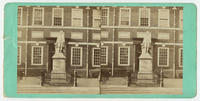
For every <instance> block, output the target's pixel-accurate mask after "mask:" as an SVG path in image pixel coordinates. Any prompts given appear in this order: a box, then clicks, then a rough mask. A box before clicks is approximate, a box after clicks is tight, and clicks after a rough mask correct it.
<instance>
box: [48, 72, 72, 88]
mask: <svg viewBox="0 0 200 101" xmlns="http://www.w3.org/2000/svg"><path fill="white" fill-rule="evenodd" d="M68 83H71V75H69V74H67V73H51V81H50V84H51V85H63V86H64V85H65V84H68Z"/></svg>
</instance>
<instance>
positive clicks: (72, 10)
mask: <svg viewBox="0 0 200 101" xmlns="http://www.w3.org/2000/svg"><path fill="white" fill-rule="evenodd" d="M75 9H77V10H80V11H81V12H82V14H83V9H80V8H72V11H71V12H72V14H71V26H73V27H83V15H82V16H80V18H81V25H80V26H75V25H74V24H73V22H74V20H73V10H75Z"/></svg>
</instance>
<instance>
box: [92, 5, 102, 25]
mask: <svg viewBox="0 0 200 101" xmlns="http://www.w3.org/2000/svg"><path fill="white" fill-rule="evenodd" d="M95 11H96V12H99V18H95V17H94V12H95ZM95 20H99V23H100V24H99V26H95V25H96V24H95V22H96V21H95ZM100 25H101V10H98V9H94V10H92V27H97V28H98V27H100Z"/></svg>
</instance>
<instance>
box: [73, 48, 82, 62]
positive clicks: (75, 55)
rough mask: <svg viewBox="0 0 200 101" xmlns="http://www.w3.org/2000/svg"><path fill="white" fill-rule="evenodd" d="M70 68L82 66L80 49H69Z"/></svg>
mask: <svg viewBox="0 0 200 101" xmlns="http://www.w3.org/2000/svg"><path fill="white" fill-rule="evenodd" d="M71 66H82V47H72V48H71Z"/></svg>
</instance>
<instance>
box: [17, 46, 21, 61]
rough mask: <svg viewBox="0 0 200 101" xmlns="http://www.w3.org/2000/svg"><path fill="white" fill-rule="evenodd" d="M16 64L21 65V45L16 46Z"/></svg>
mask: <svg viewBox="0 0 200 101" xmlns="http://www.w3.org/2000/svg"><path fill="white" fill-rule="evenodd" d="M17 65H21V46H18V47H17Z"/></svg>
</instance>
